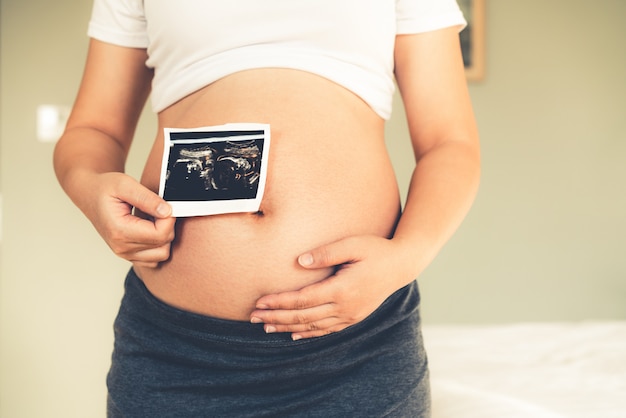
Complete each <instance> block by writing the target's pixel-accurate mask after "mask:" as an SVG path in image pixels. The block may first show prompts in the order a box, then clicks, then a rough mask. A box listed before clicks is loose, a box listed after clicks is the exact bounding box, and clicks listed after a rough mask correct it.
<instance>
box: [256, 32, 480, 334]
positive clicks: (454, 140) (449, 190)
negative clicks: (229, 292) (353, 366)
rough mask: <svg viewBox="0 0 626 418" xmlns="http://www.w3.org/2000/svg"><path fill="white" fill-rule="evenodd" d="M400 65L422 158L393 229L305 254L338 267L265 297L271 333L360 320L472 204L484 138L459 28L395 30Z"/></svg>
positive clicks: (264, 318)
mask: <svg viewBox="0 0 626 418" xmlns="http://www.w3.org/2000/svg"><path fill="white" fill-rule="evenodd" d="M395 62H396V78H397V81H398V86H399V88H400V93H401V95H402V98H403V101H404V104H405V108H406V113H407V119H408V124H409V131H410V136H411V141H412V144H413V149H414V151H415V159H416V167H415V170H414V172H413V176H412V181H411V185H410V189H409V194H408V197H407V203H406V206H405V210H404V212H403V214H402V216H401V218H400V220H399V223H398V225H397V228H396V231H395V234H394V236H393V238H392V239H390V240H388V239H385V238H380V237H372V236H356V237H349V238H346V239H342V240H340V241H337V242H334V243H331V244H328V245H325V246H322V247H320V248H316V249H313V250H312V251H310V252H309V253H306V254H303V255H301V256H300V257H299V259H298V262H299V263H300V265H301V266H302V267H304V268H324V267H328V266H335V265H340V266H341V268H339V269H338V271H337V273H336V274H334V275H333V276H331V277H329V278H327V279H326V280H324V281H321V282H319V283H315V284H313V285H311V286H307V287H305V288H303V289H301V290H299V291H296V292H287V293H282V294H278V295H267V296H264V297H263V298H261V299H259V301H258V303H257V310H255V311H254V312H253V313H252V314H251V319H252V322H263V323H265V324H266V325H265V329H266V331H268V332H291V333H292V337H293V338H295V339H299V338H309V337H315V336H320V335H324V334H328V333H330V332H336V331H340V330H342V329H344V328H346V327H348V326H350V325H353V324H354V323H356V322H359V321H361V320H363V319H364V318H365V317H366V316H367V315H369V314H370V313H372V312H373V311H374V310H375V309H376V308H377V307H378V306H380V304H381V303H382V302H383V301H384V300H385V299H386V298H387V297H388V296H389V295H391V294H392V293H393V292H394V291H396V290H398V289H400V288H401V287H403V286H405V285H407V284H408V283H410V282H411V281H413V280H414V279H415V278H416V277H418V276H419V274H420V273H421V272H422V271H423V270H424V269H425V268H426V266H427V265H428V264H429V263H430V262H431V261H432V260H433V258H434V257H435V256H436V254H437V253H438V252H439V250H440V249H441V247H442V246H443V245H444V244H445V242H446V241H447V240H448V238H449V237H450V236H451V235H452V234H453V232H454V231H455V230H456V228H457V227H458V225H459V224H460V223H461V221H462V219H463V218H464V216H465V214H466V213H467V211H468V210H469V208H470V205H471V203H472V201H473V199H474V196H475V193H476V190H477V187H478V178H479V144H478V133H477V130H476V125H475V122H474V116H473V112H472V108H471V103H470V99H469V94H468V91H467V87H466V81H465V75H464V69H463V63H462V58H461V53H460V47H459V39H458V33H457V30H456V28H449V29H443V30H439V31H434V32H430V33H424V34H418V35H402V36H398V37H397V40H396V50H395ZM381 278H385V280H381Z"/></svg>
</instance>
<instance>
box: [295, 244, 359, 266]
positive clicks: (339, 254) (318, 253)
mask: <svg viewBox="0 0 626 418" xmlns="http://www.w3.org/2000/svg"><path fill="white" fill-rule="evenodd" d="M356 249H357V247H356V242H355V241H354V240H353V239H352V238H344V239H341V240H339V241H335V242H332V243H330V244H326V245H322V246H320V247H317V248H315V249H313V250H311V251H309V252H307V253H304V254H301V255H300V256H299V257H298V263H299V264H300V265H301V266H302V267H304V268H307V269H319V268H327V267H333V266H338V265H341V264H346V263H352V262H354V261H357V259H358V257H356V256H355V254H356V253H355V250H356Z"/></svg>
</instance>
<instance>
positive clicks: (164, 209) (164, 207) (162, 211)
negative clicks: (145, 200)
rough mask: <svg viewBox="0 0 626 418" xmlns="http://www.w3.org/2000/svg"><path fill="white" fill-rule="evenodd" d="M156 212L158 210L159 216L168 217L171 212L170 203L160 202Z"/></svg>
mask: <svg viewBox="0 0 626 418" xmlns="http://www.w3.org/2000/svg"><path fill="white" fill-rule="evenodd" d="M156 212H157V215H159V216H163V217H167V216H169V215H170V213H171V208H170V205H168V204H167V203H159V206H157V209H156Z"/></svg>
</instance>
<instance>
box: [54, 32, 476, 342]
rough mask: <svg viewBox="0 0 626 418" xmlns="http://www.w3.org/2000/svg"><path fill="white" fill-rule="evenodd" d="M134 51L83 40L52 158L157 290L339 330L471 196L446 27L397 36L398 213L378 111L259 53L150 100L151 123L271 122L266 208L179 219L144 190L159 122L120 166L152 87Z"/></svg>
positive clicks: (300, 333) (229, 314) (287, 327)
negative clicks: (401, 157)
mask: <svg viewBox="0 0 626 418" xmlns="http://www.w3.org/2000/svg"><path fill="white" fill-rule="evenodd" d="M145 59H146V51H145V50H141V49H130V48H121V47H116V46H113V45H109V44H104V43H101V42H98V41H92V42H91V45H90V51H89V56H88V59H87V64H86V68H85V74H84V78H83V82H82V84H81V87H80V90H79V93H78V97H77V100H76V103H75V106H74V110H73V112H72V115H71V117H70V120H69V121H68V125H67V129H66V132H65V134H64V135H63V137H62V138H61V140H60V141H59V143H58V144H57V147H56V149H55V159H54V162H55V170H56V173H57V176H58V179H59V181H60V183H61V185H62V186H63V188H64V189H65V191H66V192H67V194H68V195H69V196H70V197H71V198H72V200H73V201H74V202H75V204H76V205H77V206H78V207H79V208H80V209H81V210H82V211H83V212H84V214H85V215H86V216H87V217H88V218H89V219H90V220H91V222H92V223H93V225H94V227H95V228H96V230H97V231H98V232H99V233H100V235H101V236H102V237H103V239H104V240H105V241H106V242H107V244H108V245H109V246H110V247H111V249H112V250H113V252H114V253H115V254H117V255H118V256H120V257H122V258H124V259H126V260H129V261H130V262H132V263H133V266H134V268H135V270H136V271H137V273H138V275H139V276H140V278H141V279H142V280H143V281H144V283H145V284H146V286H147V287H148V289H149V290H150V291H151V292H152V293H153V294H154V295H155V296H156V297H157V298H159V299H161V300H163V301H164V302H166V303H168V304H171V305H173V306H176V307H179V308H181V309H185V310H189V311H192V312H196V313H200V314H205V315H210V316H215V317H220V318H225V319H231V320H237V321H244V320H245V321H251V322H253V323H262V324H264V327H265V330H266V332H287V333H291V335H292V338H293V339H301V338H311V337H316V336H321V335H325V334H328V333H332V332H339V331H341V330H343V329H345V328H346V327H348V326H351V325H353V324H355V323H357V322H359V321H362V320H363V319H364V318H365V317H367V316H368V315H369V314H371V313H372V312H373V311H374V310H375V309H376V308H377V307H378V306H380V304H381V303H382V302H383V301H384V300H385V299H386V298H387V297H388V296H389V295H391V294H392V293H393V292H395V291H396V290H398V289H400V288H401V287H403V286H405V285H407V284H409V283H410V282H411V281H413V280H414V279H415V278H416V277H419V275H420V273H421V272H422V271H423V270H424V269H425V268H426V266H427V265H428V264H429V263H430V262H431V261H432V260H433V258H434V257H435V256H436V254H437V253H438V252H439V250H440V249H441V247H442V246H443V245H444V244H445V242H446V241H447V240H448V238H449V237H450V236H451V235H452V234H453V233H454V231H455V230H456V228H457V227H458V225H459V224H460V223H461V221H462V219H463V218H464V216H465V214H466V213H467V211H468V210H469V208H470V205H471V203H472V201H473V199H474V196H475V193H476V190H477V187H478V179H479V166H480V163H479V143H478V134H477V130H476V126H475V122H474V116H473V112H472V108H471V103H470V99H469V94H468V91H467V87H466V82H465V76H464V70H463V63H462V59H461V53H460V48H459V40H458V33H457V29H456V28H449V29H443V30H438V31H434V32H429V33H423V34H417V35H400V36H398V37H397V39H396V47H395V71H396V79H397V83H398V87H399V89H400V93H401V95H402V98H403V102H404V105H405V109H406V114H407V121H408V125H409V131H410V136H411V141H412V145H413V149H414V153H415V160H416V167H415V170H414V173H413V176H412V181H411V185H410V189H409V194H408V198H407V202H406V205H405V208H404V211H403V213H402V214H401V215H400V213H399V194H398V191H397V188H396V187H395V178H394V176H393V169H392V167H391V164H390V162H389V159H388V156H387V154H386V151H385V149H384V138H383V129H384V122H383V121H382V120H381V119H380V118H379V117H378V116H377V115H376V114H375V113H374V112H373V111H372V110H371V109H370V108H369V107H368V106H367V105H366V104H365V103H363V102H362V101H361V99H359V98H358V97H356V96H355V95H353V94H352V93H351V92H349V91H347V90H345V89H343V88H342V87H340V86H337V85H335V84H334V83H332V82H330V81H328V80H325V79H322V78H321V77H317V76H314V75H311V74H309V73H305V72H300V71H294V70H277V69H271V70H270V69H266V70H263V69H261V70H252V71H245V72H242V73H237V74H234V75H232V76H229V77H226V78H225V79H222V80H219V81H217V82H215V83H213V84H212V85H209V86H206V87H205V88H203V89H201V90H200V91H198V92H195V93H193V94H192V95H190V96H188V97H186V98H184V99H182V100H181V101H179V102H177V103H175V104H173V105H172V106H170V107H169V108H168V109H166V110H164V111H163V112H161V113H160V114H159V125H160V126H159V129H158V132H161V131H162V128H163V127H166V126H167V127H198V126H206V125H211V124H220V123H226V122H233V121H242V122H264V123H270V124H271V126H272V149H271V152H270V165H269V167H270V169H269V171H268V180H267V189H266V194H265V197H264V201H263V203H262V207H261V209H262V211H263V214H262V215H261V214H228V215H217V216H211V217H202V218H186V219H184V220H183V219H180V220H178V222H177V221H176V220H175V219H174V218H172V217H171V211H170V208H169V206H168V205H167V203H166V202H165V201H163V200H162V199H161V198H160V197H159V196H158V195H157V194H156V193H155V191H156V190H157V189H158V178H159V177H158V176H159V170H160V158H161V147H162V142H161V141H162V136H161V134H160V133H159V134H157V138H156V140H155V143H154V147H153V150H152V152H151V153H150V155H149V156H148V159H147V162H146V166H145V170H144V173H143V176H142V178H141V180H140V181H136V180H134V179H132V178H131V177H129V176H127V175H125V174H124V163H125V160H126V157H127V154H128V150H129V148H130V145H131V142H132V138H133V133H134V130H135V126H136V123H137V119H138V117H139V114H140V111H141V109H142V107H143V105H144V103H145V100H146V98H147V96H148V94H149V90H150V81H151V78H152V73H151V72H150V70H148V69H146V68H145V66H144V62H145ZM251 92H254V93H253V94H252V93H251ZM329 103H332V104H333V105H334V106H335V107H336V108H339V109H342V110H341V111H340V112H337V111H336V109H335V108H332V107H331V106H329ZM320 121H321V122H320ZM312 144H314V145H315V146H313V145H312ZM328 149H331V150H333V152H331V153H328V151H327V150H328ZM354 161H358V162H359V163H360V165H359V167H365V168H366V169H360V170H357V169H355V165H354ZM301 167H307V170H302V169H301ZM320 185H322V186H323V187H322V186H320ZM133 207H134V208H135V212H133V211H132V208H133ZM242 255H245V257H242Z"/></svg>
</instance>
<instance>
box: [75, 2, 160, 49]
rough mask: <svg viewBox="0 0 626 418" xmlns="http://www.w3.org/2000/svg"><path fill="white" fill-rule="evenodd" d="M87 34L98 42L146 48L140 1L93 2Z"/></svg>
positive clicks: (144, 25)
mask: <svg viewBox="0 0 626 418" xmlns="http://www.w3.org/2000/svg"><path fill="white" fill-rule="evenodd" d="M87 34H88V35H89V36H90V37H91V38H94V39H97V40H99V41H103V42H107V43H111V44H115V45H119V46H125V47H129V48H147V47H148V44H149V41H148V35H147V32H146V18H145V14H144V9H143V1H142V0H94V3H93V9H92V13H91V20H90V21H89V27H88V30H87Z"/></svg>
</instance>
